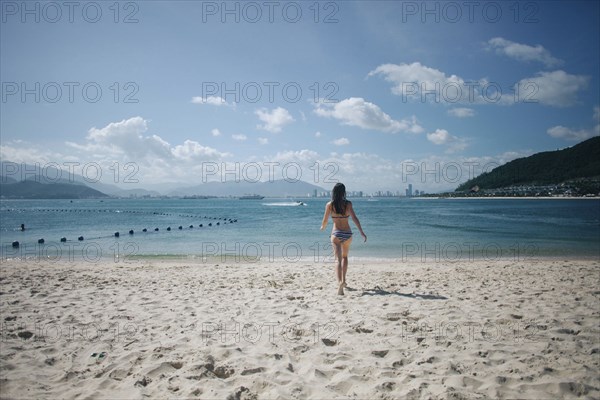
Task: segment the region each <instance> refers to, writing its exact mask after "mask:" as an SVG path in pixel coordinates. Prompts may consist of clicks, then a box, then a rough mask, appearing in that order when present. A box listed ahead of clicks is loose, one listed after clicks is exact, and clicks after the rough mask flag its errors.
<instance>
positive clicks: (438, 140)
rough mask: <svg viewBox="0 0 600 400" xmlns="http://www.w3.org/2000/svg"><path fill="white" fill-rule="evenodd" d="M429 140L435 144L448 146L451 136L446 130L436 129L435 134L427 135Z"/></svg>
mask: <svg viewBox="0 0 600 400" xmlns="http://www.w3.org/2000/svg"><path fill="white" fill-rule="evenodd" d="M427 140H429V141H430V142H431V143H433V144H446V143H448V141H450V140H451V136H450V134H449V133H448V131H447V130H445V129H436V130H435V132H433V133H428V134H427Z"/></svg>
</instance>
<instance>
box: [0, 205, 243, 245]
mask: <svg viewBox="0 0 600 400" xmlns="http://www.w3.org/2000/svg"><path fill="white" fill-rule="evenodd" d="M1 211H8V212H27V213H30V212H54V213H60V212H64V213H78V212H79V213H114V214H139V215H153V216H167V217H179V218H194V219H198V218H200V219H205V220H211V221H214V222H208V223H202V224H197V225H194V224H190V225H188V226H187V228H184V225H178V226H177V227H176V228H177V230H179V231H183V230H184V229H194V228H204V227H213V226H215V227H216V226H221V224H222V225H227V224H233V223H236V222H238V220H237V219H236V218H228V217H211V216H207V215H194V214H179V213H165V212H157V211H136V210H124V211H121V210H102V209H68V208H43V209H23V208H7V209H4V210H1ZM174 229H175V228H171V226H167V227H166V229H165V231H167V232H171V231H172V230H174ZM141 232H142V233H144V234H152V233H160V232H161V230H160V228H159V227H155V228H150V229H148V228H143V229H141ZM127 234H128V235H129V236H130V237H132V236H134V235H135V234H136V231H135V230H134V229H130V230H129V231H128V232H127ZM112 237H114V238H119V237H121V232H119V231H116V232H114V233H113V234H111V235H104V236H95V237H87V238H86V237H84V236H82V235H80V236H78V237H77V239H67V238H66V237H64V236H63V237H61V238H60V242H61V243H67V242H76V241H78V242H82V241H85V240H95V239H108V238H112ZM37 243H38V244H45V243H46V239H44V238H40V239H38V241H37ZM20 245H21V243H20V242H19V241H17V240H15V241H13V242H12V247H13V248H18V247H19V246H20Z"/></svg>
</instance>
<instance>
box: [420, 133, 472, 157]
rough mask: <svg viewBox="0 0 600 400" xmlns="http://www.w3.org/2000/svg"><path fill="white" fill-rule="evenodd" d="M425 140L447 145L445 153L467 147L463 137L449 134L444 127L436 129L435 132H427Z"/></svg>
mask: <svg viewBox="0 0 600 400" xmlns="http://www.w3.org/2000/svg"><path fill="white" fill-rule="evenodd" d="M427 140H429V141H430V142H431V143H433V144H436V145H446V146H448V148H447V150H446V152H447V153H455V152H457V151H461V150H464V149H465V148H466V147H467V143H466V140H465V139H463V138H459V137H458V136H453V135H451V134H450V133H449V132H448V131H447V130H446V129H436V130H435V132H432V133H428V134H427Z"/></svg>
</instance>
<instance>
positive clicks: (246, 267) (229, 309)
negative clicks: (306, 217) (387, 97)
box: [0, 259, 600, 399]
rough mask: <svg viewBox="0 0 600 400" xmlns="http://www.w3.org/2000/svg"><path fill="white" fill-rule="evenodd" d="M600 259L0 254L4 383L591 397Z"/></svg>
mask: <svg viewBox="0 0 600 400" xmlns="http://www.w3.org/2000/svg"><path fill="white" fill-rule="evenodd" d="M599 267H600V263H599V262H598V261H594V260H567V259H535V260H527V261H516V260H512V259H510V260H496V261H485V260H479V261H460V262H455V263H433V262H432V263H422V262H419V261H413V262H404V263H400V262H385V261H378V262H367V261H358V262H357V261H352V260H351V263H350V267H349V271H348V285H349V288H348V289H347V290H346V294H345V295H344V296H338V295H337V294H336V292H337V286H336V284H335V277H334V272H333V265H331V264H328V263H322V262H319V263H315V262H295V263H293V262H285V261H277V262H265V261H263V262H260V263H248V262H247V263H235V262H225V263H220V262H216V263H215V262H211V263H208V262H206V263H203V262H202V261H200V260H191V261H186V260H131V261H127V262H123V261H121V262H112V261H110V260H107V261H102V262H99V263H84V262H62V263H53V262H48V261H39V260H27V261H22V260H9V261H3V262H2V265H1V271H0V279H1V280H0V292H1V294H0V304H1V323H2V332H1V340H2V341H1V349H0V370H1V377H0V379H1V380H0V396H1V397H2V398H3V399H34V398H35V399H40V398H48V399H56V398H74V399H108V398H110V399H119V398H121V399H143V398H152V399H159V398H160V399H165V398H201V399H290V398H292V399H343V398H352V399H404V398H409V399H413V398H414V399H420V398H427V399H480V398H501V399H513V398H519V399H520V398H524V399H561V398H564V399H571V398H584V399H593V398H596V399H597V398H600V324H599V323H600V301H599V300H600V268H599ZM94 353H95V354H94ZM92 354H94V356H92Z"/></svg>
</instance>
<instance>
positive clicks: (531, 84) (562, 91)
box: [503, 70, 589, 107]
mask: <svg viewBox="0 0 600 400" xmlns="http://www.w3.org/2000/svg"><path fill="white" fill-rule="evenodd" d="M588 82H589V78H588V77H586V76H582V75H571V74H568V73H566V72H565V71H562V70H558V71H552V72H539V73H538V74H537V76H535V77H532V78H525V79H521V80H520V81H519V82H518V83H517V84H516V85H515V88H514V90H515V95H514V96H509V97H507V99H509V101H510V102H539V103H540V104H544V105H548V106H553V107H568V106H572V105H574V104H576V103H577V93H578V92H579V91H580V90H583V89H585V88H586V87H587V86H588ZM516 93H518V96H517V95H516ZM504 98H505V97H503V99H504Z"/></svg>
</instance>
